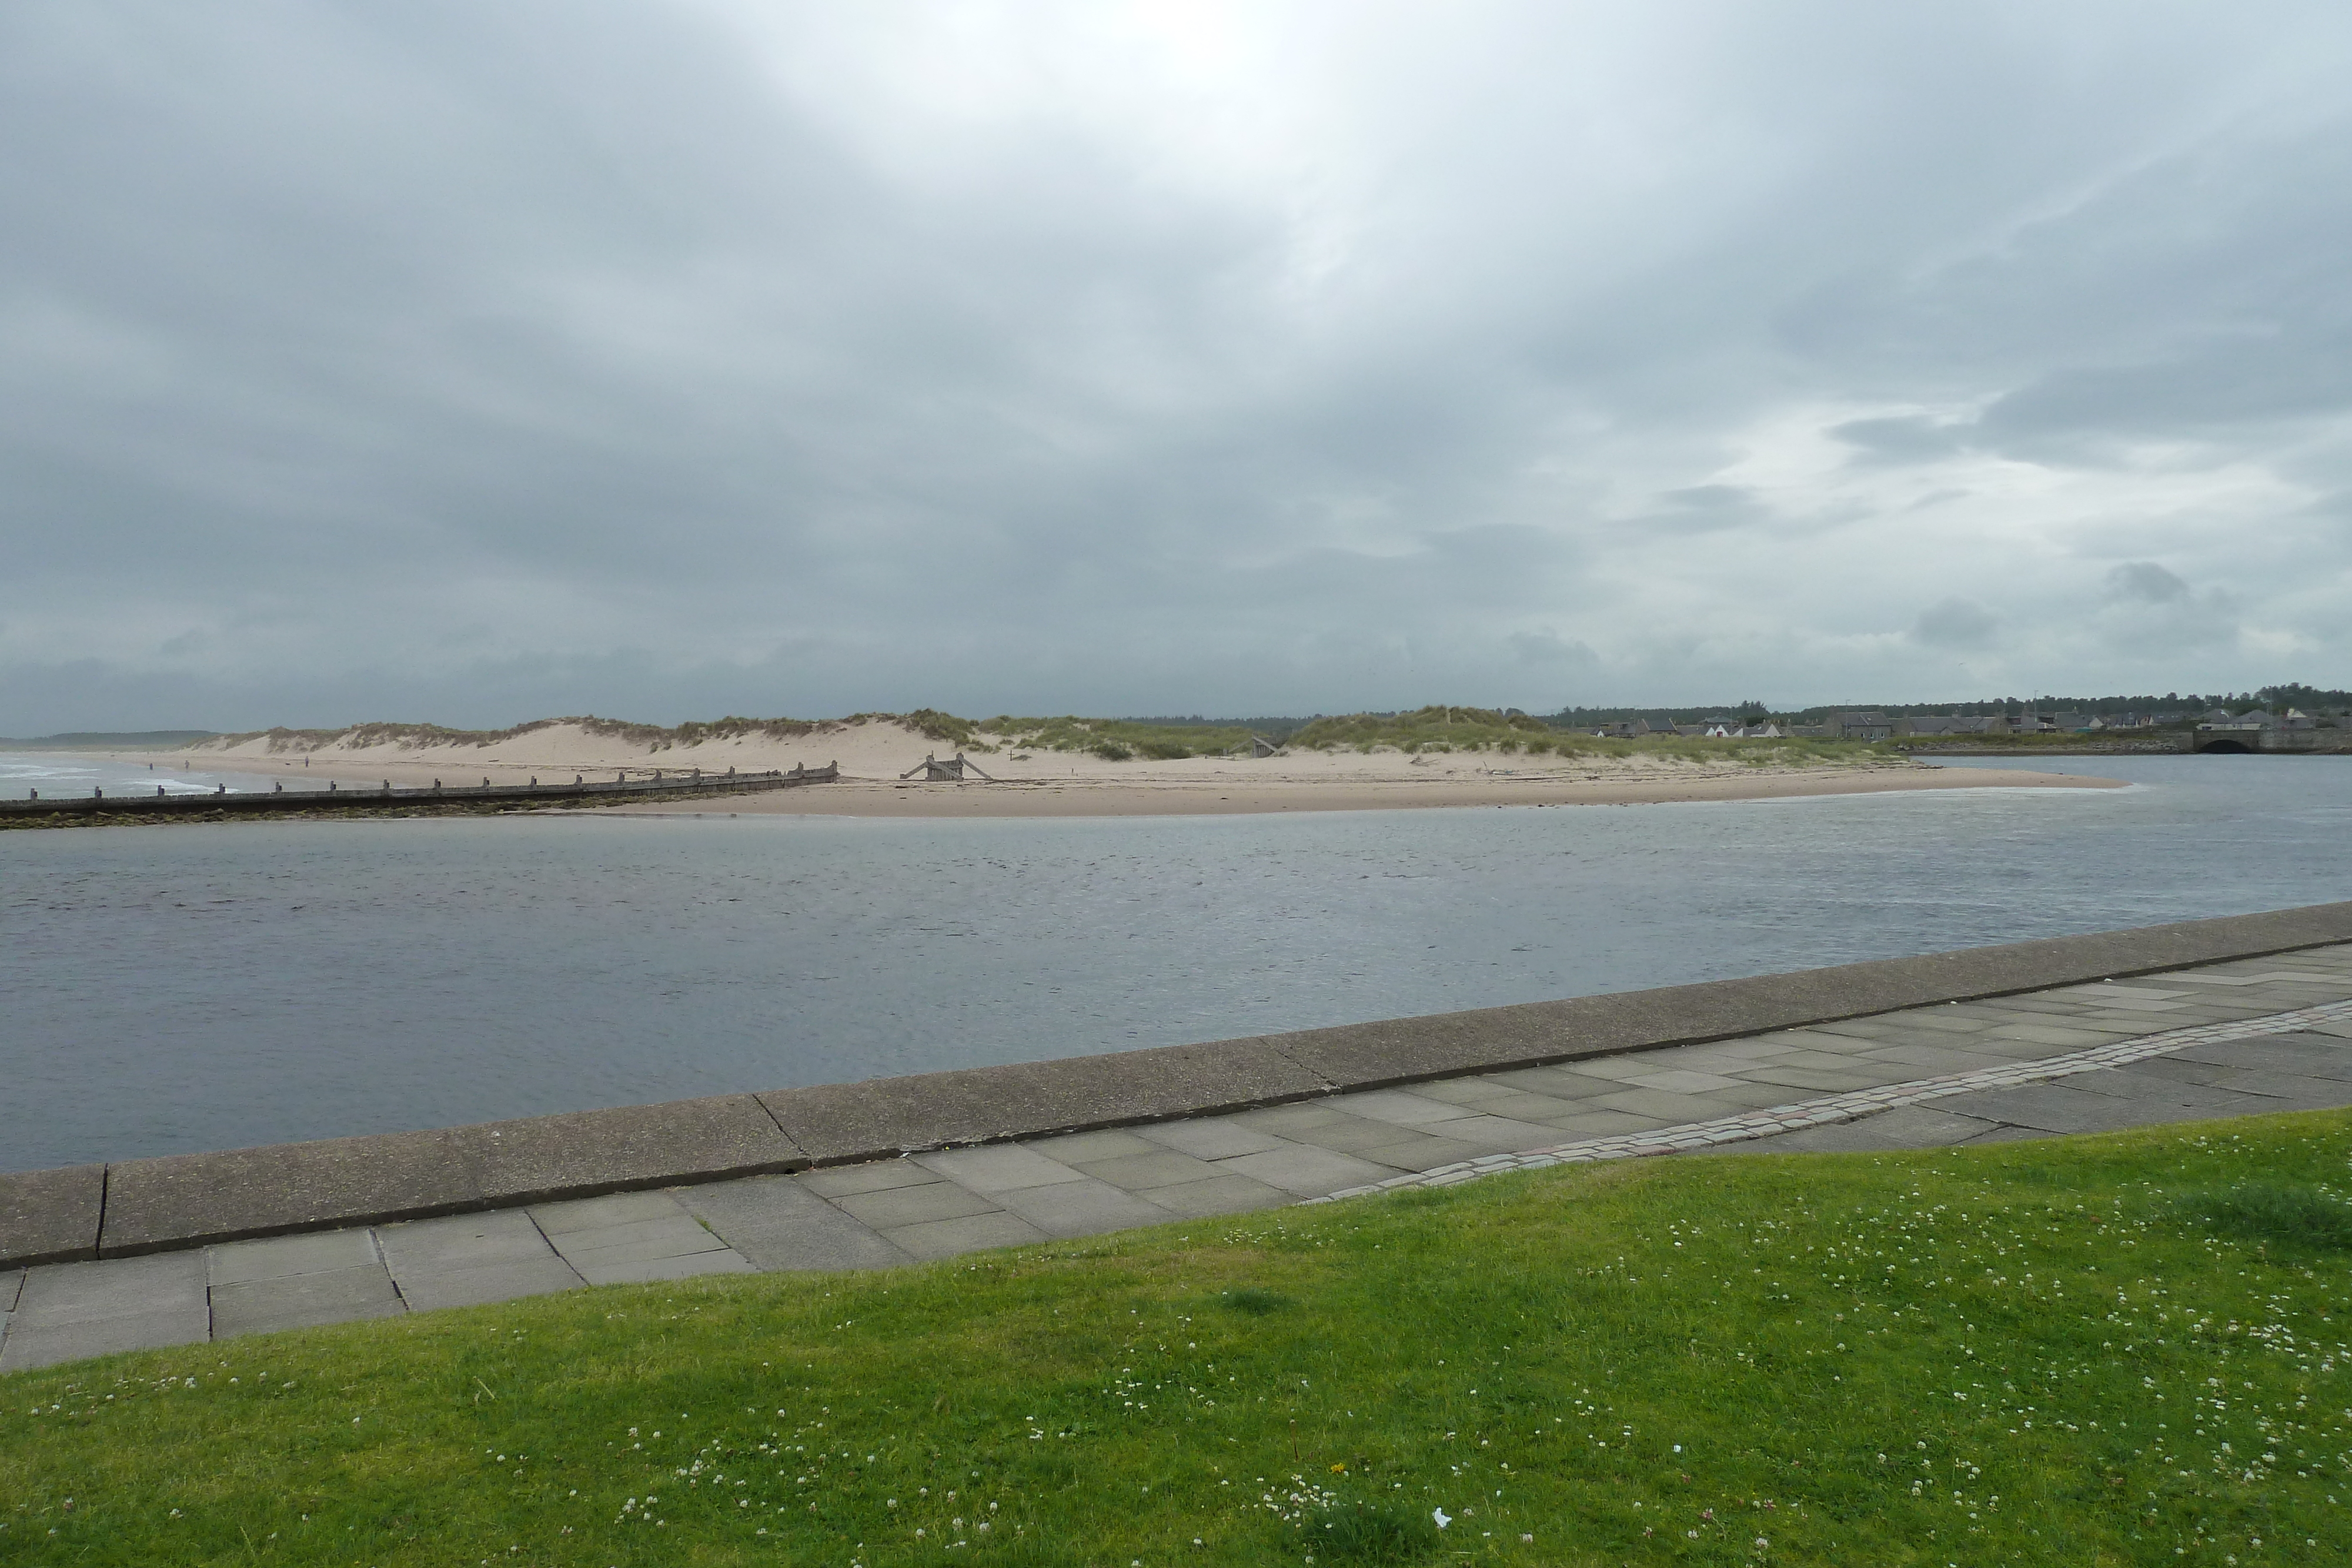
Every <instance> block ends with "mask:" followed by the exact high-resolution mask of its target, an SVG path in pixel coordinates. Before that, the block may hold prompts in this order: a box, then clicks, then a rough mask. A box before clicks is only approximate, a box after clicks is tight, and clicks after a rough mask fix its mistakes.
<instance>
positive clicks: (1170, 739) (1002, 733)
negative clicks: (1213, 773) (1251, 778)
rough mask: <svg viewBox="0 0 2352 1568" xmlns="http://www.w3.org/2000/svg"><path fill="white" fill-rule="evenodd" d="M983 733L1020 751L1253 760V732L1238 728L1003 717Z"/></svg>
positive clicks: (1122, 758) (1116, 759)
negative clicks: (1237, 755)
mask: <svg viewBox="0 0 2352 1568" xmlns="http://www.w3.org/2000/svg"><path fill="white" fill-rule="evenodd" d="M981 728H982V729H984V730H986V731H987V732H988V733H989V734H990V735H992V736H994V737H998V739H999V744H1000V745H1001V746H1003V747H1005V748H1007V749H1010V750H1019V751H1081V752H1087V753H1088V754H1090V755H1093V756H1096V757H1100V758H1107V759H1108V760H1109V761H1112V762H1126V761H1129V759H1131V758H1138V757H1143V758H1153V759H1156V760H1160V761H1167V760H1169V759H1171V758H1179V757H1221V756H1224V755H1226V754H1228V753H1233V752H1239V753H1240V754H1242V755H1243V756H1244V757H1246V756H1247V755H1249V750H1250V732H1249V731H1248V730H1247V729H1244V728H1243V727H1240V726H1238V725H1217V724H1146V723H1139V722H1138V721H1136V720H1134V719H1126V718H1077V717H1075V716H1066V717H1062V718H1015V717H1013V716H1012V715H1010V714H1002V715H999V716H997V717H995V718H992V719H988V720H985V721H984V722H983V723H982V725H981Z"/></svg>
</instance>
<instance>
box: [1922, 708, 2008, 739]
mask: <svg viewBox="0 0 2352 1568" xmlns="http://www.w3.org/2000/svg"><path fill="white" fill-rule="evenodd" d="M1901 725H1902V727H1901V728H1900V729H1899V730H1898V731H1897V732H1896V733H1898V734H1901V735H2007V734H2008V733H2009V720H2007V719H2005V718H2003V717H2001V716H2000V715H1999V714H1965V713H1963V714H1916V715H1914V716H1911V717H1909V718H1906V719H1904V720H1902V721H1901Z"/></svg>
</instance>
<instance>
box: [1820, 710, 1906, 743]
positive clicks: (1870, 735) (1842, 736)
mask: <svg viewBox="0 0 2352 1568" xmlns="http://www.w3.org/2000/svg"><path fill="white" fill-rule="evenodd" d="M1899 722H1900V721H1899V720H1895V719H1891V718H1889V717H1887V716H1885V714H1883V713H1880V712H1878V711H1877V710H1876V709H1875V708H1874V709H1872V710H1870V711H1869V712H1867V713H1842V714H1836V715H1833V716H1832V717H1831V719H1830V722H1829V733H1830V734H1831V735H1832V737H1835V738H1837V739H1839V740H1892V739H1894V738H1895V727H1896V726H1897V724H1898V723H1899Z"/></svg>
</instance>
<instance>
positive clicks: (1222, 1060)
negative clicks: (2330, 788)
mask: <svg viewBox="0 0 2352 1568" xmlns="http://www.w3.org/2000/svg"><path fill="white" fill-rule="evenodd" d="M2346 941H2352V903H2345V904H2320V905H2315V906H2313V907H2310V908H2305V909H2294V910H2284V911H2279V912H2276V913H2272V914H2263V915H2234V916H2230V917H2226V918H2222V919H2216V920H2199V921H2189V922H2183V923H2180V924H2177V925H2157V926H2148V927H2144V928H2140V929H2137V930H2129V931H2116V932H2105V933H2099V934H2095V935H2092V936H2065V937H2055V938H2050V939H2046V940H2042V941H2035V942H2023V943H2016V944H2011V945H2006V946H1992V947H1978V948H1968V949H1963V950H1961V951H1958V952H1951V953H1937V954H1928V955H1926V956H1920V957H1916V958H1895V959H1884V960H1879V961H1875V962H1871V963H1864V964H1850V965H1843V966H1839V967H1834V968H1825V969H1811V970H1803V971H1800V972H1797V973H1793V974H1784V975H1765V976H1759V977H1754V978H1750V979H1738V980H1717V981H1710V982H1706V983H1705V984H1700V985H1690V986H1672V987H1666V988H1659V989H1654V990H1644V991H1628V992H1619V993H1614V994H1611V995H1605V996H1597V997H1580V998H1570V999H1567V1000H1563V1001H1553V1002H1535V1003H1528V1004H1523V1005H1520V1006H1515V1007H1502V1008H1484V1009H1475V1010H1472V1011H1467V1012H1457V1013H1444V1014H1438V1015H1434V1016H1432V1017H1425V1018H1415V1019H1391V1020H1388V1021H1383V1022H1378V1023H1366V1024H1349V1025H1343V1026H1339V1027H1336V1028H1329V1029H1317V1030H1297V1031H1295V1032H1291V1033H1286V1034H1276V1035H1264V1036H1258V1037H1255V1038H1251V1039H1244V1040H1219V1041H1213V1042H1210V1043H1206V1044H1201V1045H1183V1046H1166V1047H1160V1048H1159V1049H1156V1050H1149V1051H1124V1052H1118V1053H1114V1054H1109V1055H1103V1056H1088V1057H1076V1058H1070V1059H1066V1060H1062V1061H1040V1062H1023V1063H1014V1064H1010V1065H1005V1066H998V1067H982V1068H971V1069H965V1070H961V1071H950V1072H934V1073H925V1074H921V1075H919V1076H914V1077H907V1078H894V1079H877V1080H872V1081H869V1082H862V1083H845V1084H825V1085H820V1086H816V1087H812V1088H805V1089H789V1090H779V1091H770V1092H760V1093H744V1094H729V1095H717V1096H712V1097H709V1098H707V1099H699V1100H685V1101H673V1102H669V1103H663V1104H656V1105H641V1106H629V1107H624V1108H620V1109H614V1110H603V1111H583V1112H576V1113H568V1114H564V1115H556V1116H541V1117H531V1118H527V1119H522V1120H518V1121H511V1122H502V1123H487V1124H478V1125H474V1126H465V1127H451V1128H443V1129H436V1130H429V1131H423V1132H415V1133H395V1134H381V1135H373V1136H366V1137H352V1138H332V1139H324V1140H320V1141H317V1142H312V1143H302V1144H286V1145H271V1146H267V1147H262V1148H253V1149H233V1150H226V1151H222V1152H218V1153H208V1154H194V1155H165V1156H161V1157H156V1158H149V1159H135V1160H123V1161H118V1162H115V1163H112V1164H110V1165H89V1166H69V1167H66V1168H62V1169H56V1170H45V1171H30V1172H22V1173H17V1174H14V1175H0V1267H13V1266H16V1265H22V1264H30V1263H42V1262H58V1261H65V1260H74V1259H88V1258H97V1257H127V1256H131V1255H134V1254H138V1253H143V1252H152V1251H160V1250H165V1249H173V1248H185V1247H192V1246H196V1245H201V1244H207V1243H213V1242H220V1241H228V1240H235V1239H244V1238H251V1237H259V1236H270V1235H278V1234H284V1233H289V1232H294V1231H301V1230H311V1229H321V1228H332V1227H340V1226H350V1225H359V1224H373V1223H380V1222H383V1221H389V1220H398V1219H408V1218H424V1217H427V1216H432V1215H440V1214H453V1213H462V1212H467V1211H471V1210H478V1209H486V1208H495V1207H508V1206H512V1205H518V1204H526V1203H536V1202H544V1201H548V1200H551V1199H554V1198H561V1197H588V1196H593V1195H595V1194H600V1193H608V1192H617V1191H626V1190H631V1189H635V1188H644V1187H656V1186H677V1185H680V1184H686V1183H694V1182H706V1181H717V1180H723V1179H726V1178H729V1177H733V1176H749V1175H755V1174H761V1173H768V1172H783V1171H793V1170H802V1169H806V1168H809V1167H811V1166H829V1165H844V1164H850V1163H855V1162H858V1161H864V1160H871V1159H878V1158H887V1157H889V1156H893V1155H898V1154H900V1153H904V1152H908V1151H912V1150H925V1149H939V1148H945V1147H951V1146H956V1145H973V1144H984V1143H993V1142H1000V1141H1004V1140H1009V1139H1014V1138H1024V1137H1034V1136H1037V1135H1040V1134H1050V1133H1060V1132H1078V1131H1085V1130H1088V1129H1094V1128H1103V1127H1113V1126H1118V1125H1122V1124H1141V1123H1150V1122H1157V1121H1166V1120H1170V1119H1172V1118H1176V1117H1182V1116H1193V1115H1202V1114H1213V1113H1223V1112H1228V1111H1235V1110H1240V1109H1244V1108H1246V1107H1250V1106H1259V1105H1269V1104H1278V1103H1286V1102H1291V1101H1300V1100H1307V1099H1312V1098H1316V1097H1318V1096H1322V1095H1327V1094H1333V1093H1338V1092H1345V1091H1351V1090H1361V1089H1369V1088H1377V1087H1381V1086H1383V1085H1391V1084H1400V1083H1407V1082H1420V1081H1427V1080H1433V1079H1442V1078H1448V1077H1457V1076H1462V1075H1465V1074H1469V1073H1476V1072H1491V1071H1498V1070H1503V1069H1508V1068H1514V1067H1524V1066H1536V1065H1540V1064H1543V1063H1549V1062H1560V1061H1575V1060H1578V1059H1580V1058H1585V1057H1593V1056H1603V1055H1610V1054H1614V1053H1617V1052H1622V1051H1642V1050H1649V1049H1654V1048H1658V1047H1663V1046H1670V1045H1681V1044H1690V1043H1695V1042H1698V1041H1704V1040H1723V1039H1727V1038H1731V1037H1734V1036H1739V1035H1747V1034H1754V1033H1759V1032H1763V1031H1767V1030H1779V1029H1790V1028H1795V1027H1799V1026H1801V1025H1805V1024H1816V1023H1826V1022H1831V1021H1833V1020H1836V1019H1851V1018H1858V1017H1862V1016H1864V1015H1868V1014H1873V1013H1881V1012H1887V1011H1891V1010H1895V1009H1904V1008H1916V1007H1921V1006H1927V1005H1931V1004H1935V1003H1940V1002H1948V1001H1965V1000H1971V999H1977V998H1987V997H1998V996H2006V995H2011V994H2014V993H2018V992H2023V991H2031V990H2037V989H2042V988H2050V987H2054V986H2063V985H2072V984H2079V983H2081V982H2084V981H2089V980H2098V979H2105V978H2113V977H2126V976H2131V975H2139V974H2147V973H2152V972H2155V971H2158V970H2161V969H2168V968H2175V967H2183V966H2189V965H2197V964H2207V963H2215V962H2221V961H2224V960H2227V959H2231V958H2245V957H2258V956H2265V955H2269V954H2275V953H2284V952H2291V951H2294V950H2295V949H2298V948H2304V947H2316V946H2326V945H2329V944H2334V943H2340V942H2346Z"/></svg>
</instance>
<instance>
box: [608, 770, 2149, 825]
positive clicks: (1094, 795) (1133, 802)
mask: <svg viewBox="0 0 2352 1568" xmlns="http://www.w3.org/2000/svg"><path fill="white" fill-rule="evenodd" d="M2127 788H2129V785H2128V784H2127V783H2126V781H2125V780H2123V779H2093V778H2085V777H2082V776H2079V775H2074V774H2063V773H2026V772H2019V771H2016V770H2014V769H2010V768H1926V767H1921V768H1910V767H1901V766H1897V767H1891V768H1801V769H1789V770H1786V771H1771V772H1757V773H1752V774H1746V775H1736V776H1731V777H1722V778H1698V779H1690V778H1680V779H1677V778H1657V777H1652V778H1623V779H1609V778H1605V777H1603V778H1594V779H1577V778H1558V777H1541V776H1537V777H1524V776H1521V777H1513V776H1490V777H1487V778H1484V779H1477V778H1472V779H1463V778H1459V777H1457V778H1452V779H1429V780H1427V781H1422V780H1416V779H1402V780H1390V779H1335V780H1330V781H1328V782H1326V781H1310V780H1270V781H1265V782H1257V781H1248V780H1243V781H1236V782H1232V783H1223V782H1217V783H1195V782H1191V781H1152V782H1144V781H1135V782H1110V781H1102V780H1097V779H1087V780H1083V781H1081V780H1075V779H1074V780H1071V781H1069V782H1067V783H1058V784H1057V783H1047V782H1039V783H1027V782H1024V783H1010V784H975V783H961V784H951V783H931V784H898V783H889V784H877V783H872V782H866V781H856V780H846V779H845V780H844V781H842V782H841V783H838V784H827V785H824V786H821V787H820V788H818V789H810V790H805V791H799V792H795V793H793V795H792V796H790V797H789V798H784V797H780V796H751V797H746V798H745V799H744V800H742V801H741V802H740V804H739V803H737V802H735V801H729V802H728V803H727V809H726V810H725V812H724V813H723V814H725V815H728V816H744V817H752V816H798V817H936V818H960V817H971V818H978V817H998V818H1004V817H1193V816H1244V815H1267V814H1273V813H1276V812H1283V811H1392V810H1413V809H1420V808H1441V807H1454V808H1462V807H1497V808H1499V807H1505V806H1664V805H1680V804H1688V803H1694V802H1699V801H1733V800H1805V799H1812V798H1817V797H1822V796H1830V795H1877V794H1893V793H1897V792H1905V791H1911V790H1928V789H2127ZM572 814H576V815H583V816H598V817H672V816H710V815H714V814H719V813H714V812H712V811H711V810H709V804H708V802H703V803H699V804H698V803H696V802H691V801H684V800H681V801H677V802H675V803H667V802H665V803H645V804H631V805H626V806H612V807H605V808H602V809H599V810H593V811H582V812H576V813H572Z"/></svg>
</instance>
